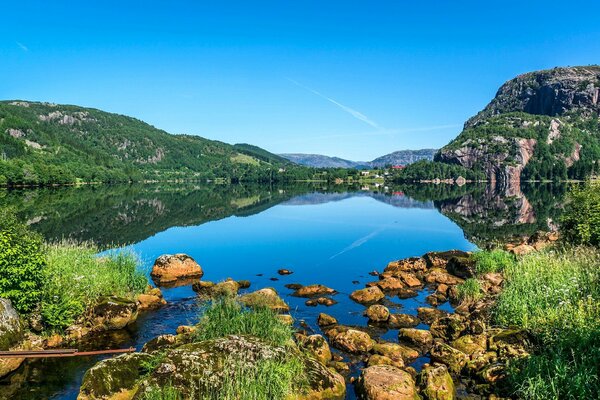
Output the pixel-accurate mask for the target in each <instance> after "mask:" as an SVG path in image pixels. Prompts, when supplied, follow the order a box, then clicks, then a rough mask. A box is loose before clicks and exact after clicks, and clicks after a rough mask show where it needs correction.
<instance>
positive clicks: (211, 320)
mask: <svg viewBox="0 0 600 400" xmlns="http://www.w3.org/2000/svg"><path fill="white" fill-rule="evenodd" d="M292 332H293V331H292V328H291V327H290V326H288V325H286V324H284V323H283V322H281V321H280V320H279V319H278V318H277V315H276V314H275V313H274V312H273V311H271V310H270V309H268V308H266V307H264V308H262V307H261V308H255V309H246V308H244V307H243V306H242V305H240V304H239V303H238V302H237V301H235V300H234V299H231V298H227V297H223V298H221V299H219V300H215V301H214V302H213V303H212V304H211V305H210V306H208V307H207V308H206V310H205V311H204V315H203V317H202V319H201V320H200V323H199V329H198V330H197V331H196V334H195V339H196V340H198V341H201V340H208V339H215V338H220V337H224V336H227V335H251V336H255V337H257V338H260V339H263V340H266V341H268V342H270V343H272V344H275V345H278V346H285V345H287V344H289V342H290V341H291V340H292Z"/></svg>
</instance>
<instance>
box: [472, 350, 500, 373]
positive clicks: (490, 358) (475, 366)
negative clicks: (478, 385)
mask: <svg viewBox="0 0 600 400" xmlns="http://www.w3.org/2000/svg"><path fill="white" fill-rule="evenodd" d="M497 359H498V354H496V352H495V351H488V352H486V353H485V354H481V355H479V356H476V357H475V358H473V359H472V360H470V361H468V362H467V365H466V367H465V369H466V372H467V373H468V374H469V375H475V374H476V373H477V372H479V371H481V370H482V369H483V368H484V367H485V366H487V365H488V364H491V363H494V362H496V360H497Z"/></svg>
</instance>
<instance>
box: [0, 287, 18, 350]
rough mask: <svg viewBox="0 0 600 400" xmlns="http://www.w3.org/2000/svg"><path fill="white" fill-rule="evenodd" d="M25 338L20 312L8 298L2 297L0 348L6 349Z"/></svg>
mask: <svg viewBox="0 0 600 400" xmlns="http://www.w3.org/2000/svg"><path fill="white" fill-rule="evenodd" d="M22 338H23V327H22V326H21V320H20V319H19V314H17V311H16V310H15V309H14V308H13V306H12V303H11V302H10V300H8V299H1V298H0V350H1V351H5V350H8V349H9V348H10V347H12V346H14V345H15V344H17V343H18V342H19V341H21V339H22Z"/></svg>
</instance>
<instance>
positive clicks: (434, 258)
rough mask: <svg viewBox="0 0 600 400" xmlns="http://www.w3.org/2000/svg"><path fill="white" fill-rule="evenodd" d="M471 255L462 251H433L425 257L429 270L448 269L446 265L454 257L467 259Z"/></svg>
mask: <svg viewBox="0 0 600 400" xmlns="http://www.w3.org/2000/svg"><path fill="white" fill-rule="evenodd" d="M468 255H469V253H466V252H464V251H460V250H450V251H432V252H429V253H426V254H425V255H424V256H423V259H424V260H425V262H426V264H427V266H428V267H429V268H441V267H446V264H447V263H448V261H449V260H450V259H451V258H452V257H466V256H468Z"/></svg>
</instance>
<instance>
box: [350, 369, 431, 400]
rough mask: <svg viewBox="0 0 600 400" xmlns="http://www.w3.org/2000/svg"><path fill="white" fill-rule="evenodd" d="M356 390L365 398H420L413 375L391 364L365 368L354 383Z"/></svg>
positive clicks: (382, 399)
mask: <svg viewBox="0 0 600 400" xmlns="http://www.w3.org/2000/svg"><path fill="white" fill-rule="evenodd" d="M356 391H357V392H358V393H359V394H360V395H361V396H362V398H363V399H366V400H418V399H421V397H420V396H419V394H418V392H417V387H416V385H415V380H414V379H413V377H412V376H411V375H410V374H409V373H408V372H406V371H403V370H401V369H400V368H397V367H394V366H391V365H374V366H371V367H367V368H365V369H364V370H363V371H362V373H361V374H360V377H359V378H358V381H357V383H356Z"/></svg>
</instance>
